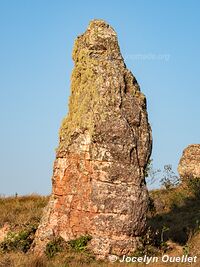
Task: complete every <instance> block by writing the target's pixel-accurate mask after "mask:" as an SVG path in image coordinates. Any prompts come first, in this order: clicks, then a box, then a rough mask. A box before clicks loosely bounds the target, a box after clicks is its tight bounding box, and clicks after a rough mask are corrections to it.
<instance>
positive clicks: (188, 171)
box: [178, 144, 200, 180]
mask: <svg viewBox="0 0 200 267" xmlns="http://www.w3.org/2000/svg"><path fill="white" fill-rule="evenodd" d="M178 172H179V174H180V176H181V178H182V179H183V180H185V179H189V178H200V144H193V145H189V146H188V147H186V148H185V149H184V151H183V155H182V157H181V159H180V162H179V165H178Z"/></svg>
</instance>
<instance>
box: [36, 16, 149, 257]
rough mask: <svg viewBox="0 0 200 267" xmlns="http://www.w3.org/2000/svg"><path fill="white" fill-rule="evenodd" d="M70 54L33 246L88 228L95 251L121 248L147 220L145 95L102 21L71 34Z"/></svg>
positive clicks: (126, 248)
mask: <svg viewBox="0 0 200 267" xmlns="http://www.w3.org/2000/svg"><path fill="white" fill-rule="evenodd" d="M73 60H74V64H75V66H74V70H73V73H72V79H71V96H70V101H69V113H68V115H67V117H66V118H65V119H64V120H63V123H62V126H61V130H60V144H59V147H58V150H57V155H56V160H55V164H54V171H53V178H52V181H53V192H52V195H51V199H50V202H49V204H48V206H47V207H46V210H45V212H44V216H43V219H42V221H41V225H40V227H39V229H38V231H37V233H36V239H35V242H34V245H35V251H41V250H42V249H44V246H45V245H46V243H47V242H48V241H49V240H50V239H51V238H52V237H53V236H61V237H63V238H64V239H65V240H70V239H75V238H77V237H79V236H81V235H86V234H89V235H91V236H92V240H91V244H90V245H91V248H92V250H93V252H94V253H95V254H96V255H97V256H99V257H106V256H107V255H109V254H116V255H122V254H127V253H129V252H131V251H133V250H135V248H136V247H137V244H138V237H139V236H140V235H141V234H142V233H143V231H144V230H145V224H146V211H147V198H148V194H147V189H146V185H145V180H144V169H145V167H146V164H147V161H148V159H149V157H150V153H151V145H152V139H151V129H150V126H149V123H148V118H147V111H146V99H145V96H144V95H143V94H142V93H141V92H140V88H139V85H138V83H137V81H136V79H135V77H134V76H133V75H132V74H131V72H130V71H129V70H127V69H126V66H125V64H124V61H123V58H122V56H121V53H120V49H119V46H118V41H117V35H116V33H115V31H114V30H113V29H112V28H111V27H110V26H109V25H108V24H107V23H105V22H104V21H102V20H94V21H92V22H91V23H90V25H89V27H88V29H87V31H86V32H85V33H84V34H83V35H81V36H79V37H78V38H77V40H76V42H75V45H74V51H73Z"/></svg>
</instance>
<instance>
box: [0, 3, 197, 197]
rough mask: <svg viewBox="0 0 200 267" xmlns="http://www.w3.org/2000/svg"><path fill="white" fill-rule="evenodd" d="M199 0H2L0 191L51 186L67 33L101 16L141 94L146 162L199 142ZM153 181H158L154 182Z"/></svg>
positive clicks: (163, 160)
mask: <svg viewBox="0 0 200 267" xmlns="http://www.w3.org/2000/svg"><path fill="white" fill-rule="evenodd" d="M199 13H200V2H199V1H198V0H196V1H195V0H192V1H189V0H188V1H184V0H182V1H181V0H176V1H161V0H159V1H158V0H154V1H153V0H152V1H149V0H146V1H145V0H140V1H139V0H138V1H134V0H123V1H117V0H115V1H114V0H110V1H108V0H107V1H106V0H101V1H90V0H85V1H81V0H79V1H76V0H75V1H67V0H65V1H64V0H54V1H53V0H48V1H47V0H18V1H16V0H1V1H0V27H1V31H0V34H1V41H0V72H1V79H0V101H1V105H0V120H1V131H0V135H1V136H0V148H1V149H0V168H1V172H0V184H1V186H0V194H6V195H12V194H15V193H16V192H17V193H18V194H29V193H32V192H35V193H39V194H49V193H50V192H51V176H52V169H53V167H52V166H53V161H54V158H55V148H56V147H57V145H58V131H59V127H60V123H61V120H62V118H63V117H64V116H65V114H66V113H67V102H68V97H69V93H70V74H71V71H72V68H73V62H72V59H71V52H72V47H73V42H74V39H75V38H76V36H77V35H78V34H81V33H83V32H84V31H85V29H86V27H87V25H88V23H89V21H90V20H91V19H94V18H101V19H104V20H106V21H107V22H108V23H110V24H111V25H112V26H113V27H114V29H115V30H116V32H117V33H118V39H119V44H120V47H121V52H122V54H123V56H124V58H125V60H126V65H127V67H128V68H129V69H130V70H131V71H132V72H133V74H134V75H135V76H136V78H137V80H138V82H139V84H140V86H141V90H142V91H143V92H144V93H145V94H146V97H147V101H148V112H149V120H150V123H151V125H152V130H153V143H154V145H153V154H152V157H153V159H154V167H155V168H162V167H163V165H164V164H172V166H173V169H174V170H176V168H177V164H178V161H179V158H180V156H181V154H182V150H183V149H184V148H185V147H186V146H187V145H188V144H191V143H200V123H199V115H200V105H199V99H200V81H199V79H200V73H199V62H200V52H199V47H200V31H199V25H200V16H199ZM157 184H158V183H157Z"/></svg>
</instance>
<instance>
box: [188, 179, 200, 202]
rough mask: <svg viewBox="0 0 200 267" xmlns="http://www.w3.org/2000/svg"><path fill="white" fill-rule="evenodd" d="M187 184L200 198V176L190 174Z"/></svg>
mask: <svg viewBox="0 0 200 267" xmlns="http://www.w3.org/2000/svg"><path fill="white" fill-rule="evenodd" d="M186 181H187V186H188V188H189V190H190V191H191V192H192V193H193V194H194V196H195V197H196V198H198V199H199V198H200V178H198V177H193V176H190V177H188V178H187V180H186Z"/></svg>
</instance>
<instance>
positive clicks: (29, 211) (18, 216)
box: [0, 195, 49, 227]
mask: <svg viewBox="0 0 200 267" xmlns="http://www.w3.org/2000/svg"><path fill="white" fill-rule="evenodd" d="M48 198H49V197H46V196H38V195H28V196H22V197H1V198H0V227H3V225H4V224H5V223H8V224H9V225H11V227H23V225H26V224H37V223H38V222H39V221H40V218H41V215H42V210H43V208H44V207H45V206H46V204H47V201H48Z"/></svg>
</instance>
